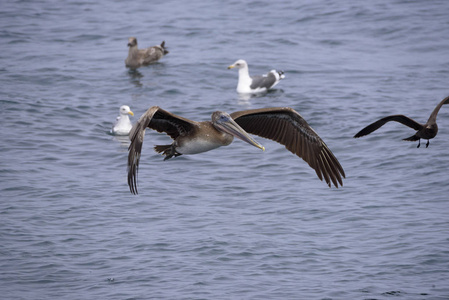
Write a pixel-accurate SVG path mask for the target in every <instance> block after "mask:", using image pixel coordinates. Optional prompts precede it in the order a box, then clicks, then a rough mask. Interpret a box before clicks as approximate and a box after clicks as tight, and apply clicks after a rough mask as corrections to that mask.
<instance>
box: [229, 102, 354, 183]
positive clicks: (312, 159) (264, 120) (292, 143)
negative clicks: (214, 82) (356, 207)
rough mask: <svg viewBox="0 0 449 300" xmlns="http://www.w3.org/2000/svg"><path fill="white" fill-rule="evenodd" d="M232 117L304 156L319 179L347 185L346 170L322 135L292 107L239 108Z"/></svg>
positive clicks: (245, 126) (244, 125)
mask: <svg viewBox="0 0 449 300" xmlns="http://www.w3.org/2000/svg"><path fill="white" fill-rule="evenodd" d="M231 117H232V118H233V119H234V120H235V121H236V122H237V123H238V124H239V125H240V126H241V127H242V128H243V129H244V130H245V131H247V132H248V133H252V134H256V135H258V136H261V137H264V138H268V139H271V140H274V141H276V142H278V143H280V144H282V145H284V146H285V148H287V149H288V150H289V151H291V152H292V153H294V154H296V155H297V156H299V157H301V158H302V159H303V160H304V161H306V162H307V163H308V164H309V166H310V167H311V168H312V169H314V170H315V172H316V174H317V176H318V178H320V179H321V180H323V179H324V180H325V181H326V183H327V184H328V185H329V186H331V182H332V183H333V184H334V186H335V187H338V185H339V184H340V185H343V181H342V176H343V177H345V172H344V170H343V168H342V166H341V165H340V163H339V162H338V160H337V158H336V157H335V156H334V155H333V153H332V152H331V150H330V149H329V148H328V147H327V145H326V144H325V143H324V141H323V140H322V139H321V138H320V137H319V136H318V134H317V133H316V132H315V131H314V130H313V129H312V127H310V126H309V124H308V123H307V122H306V120H304V118H303V117H302V116H301V115H300V114H299V113H298V112H296V111H295V110H294V109H292V108H289V107H283V108H282V107H274V108H262V109H253V110H245V111H238V112H234V113H232V114H231Z"/></svg>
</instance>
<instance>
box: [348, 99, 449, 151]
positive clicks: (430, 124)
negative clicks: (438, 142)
mask: <svg viewBox="0 0 449 300" xmlns="http://www.w3.org/2000/svg"><path fill="white" fill-rule="evenodd" d="M448 103H449V97H446V98H444V99H443V100H442V101H441V102H440V103H439V104H438V105H437V107H435V109H434V110H433V112H432V114H431V115H430V117H429V119H428V120H427V123H426V124H420V123H418V122H416V121H415V120H412V119H410V118H409V117H406V116H404V115H392V116H388V117H385V118H382V119H380V120H378V121H376V122H374V123H372V124H370V125H368V126H366V127H365V128H363V129H362V130H360V131H359V132H358V133H357V134H356V135H354V137H355V138H358V137H361V136H364V135H367V134H370V133H371V132H373V131H375V130H377V129H379V128H380V127H382V126H383V125H384V124H385V123H387V122H389V121H396V122H399V123H401V124H404V125H406V126H408V127H411V128H413V129H415V130H417V131H416V133H415V134H414V135H412V136H411V137H408V138H405V139H404V141H418V148H419V146H421V139H425V140H427V143H426V148H427V147H429V140H430V139H433V138H434V137H435V136H436V135H437V133H438V126H437V114H438V111H439V110H440V108H441V106H443V104H448Z"/></svg>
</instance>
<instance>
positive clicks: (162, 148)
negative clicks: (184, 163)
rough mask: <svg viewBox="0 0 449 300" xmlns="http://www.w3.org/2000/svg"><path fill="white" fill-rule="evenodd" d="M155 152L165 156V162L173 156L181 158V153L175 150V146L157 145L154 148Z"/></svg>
mask: <svg viewBox="0 0 449 300" xmlns="http://www.w3.org/2000/svg"><path fill="white" fill-rule="evenodd" d="M154 150H155V151H156V152H159V153H162V155H165V158H164V160H167V159H170V158H172V157H173V156H174V157H176V156H180V155H182V154H181V153H179V152H177V151H176V149H175V146H174V145H173V144H171V145H156V146H154Z"/></svg>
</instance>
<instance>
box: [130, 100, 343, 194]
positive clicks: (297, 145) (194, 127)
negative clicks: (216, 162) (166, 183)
mask: <svg viewBox="0 0 449 300" xmlns="http://www.w3.org/2000/svg"><path fill="white" fill-rule="evenodd" d="M146 128H150V129H153V130H156V131H158V132H165V133H166V134H167V135H169V136H170V137H171V138H172V139H173V140H174V141H173V143H172V144H170V145H156V146H155V147H154V149H155V150H156V151H157V152H159V153H162V154H163V155H165V159H169V158H171V157H173V156H179V155H183V154H197V153H201V152H206V151H210V150H213V149H216V148H218V147H221V146H227V145H229V144H231V143H232V141H233V139H234V137H238V138H239V139H241V140H243V141H245V142H247V143H249V144H251V145H253V146H256V147H258V148H260V149H262V150H265V148H264V147H263V146H262V145H260V144H259V143H258V142H256V141H255V140H254V139H252V138H251V137H250V136H249V134H248V132H249V133H253V134H256V135H259V136H262V137H265V138H269V139H272V140H275V141H277V142H279V143H281V144H283V145H285V147H286V148H287V149H288V150H290V151H291V152H293V153H294V154H296V155H298V156H299V157H302V158H303V159H304V160H305V161H306V162H307V163H308V164H309V165H310V167H312V168H313V169H314V170H315V172H316V174H317V175H318V177H319V178H320V179H321V180H323V178H324V179H325V181H326V183H327V184H328V185H329V186H331V182H332V183H333V184H334V185H335V186H336V187H338V184H340V185H342V184H343V183H342V179H341V177H342V176H343V177H345V174H344V171H343V168H342V167H341V165H340V163H339V162H338V160H337V159H336V158H335V156H334V155H333V154H332V152H331V151H330V150H329V148H327V146H326V144H325V143H324V142H323V140H322V139H321V138H320V137H319V136H318V134H316V132H315V131H314V130H313V129H312V128H311V127H310V126H309V125H308V124H307V122H306V121H305V120H304V119H303V118H302V117H301V116H300V115H299V114H298V113H297V112H296V111H295V110H293V109H291V108H288V107H285V108H264V109H254V110H245V111H238V112H234V113H232V114H230V115H229V114H227V113H225V112H220V111H217V112H214V113H213V114H212V120H211V121H203V122H196V121H192V120H189V119H185V118H182V117H180V116H177V115H174V114H172V113H170V112H167V111H165V110H163V109H161V108H159V107H157V106H153V107H151V108H149V109H148V110H147V111H146V112H145V113H144V114H143V115H142V116H141V117H140V119H139V121H137V123H136V124H135V125H134V126H133V128H132V130H131V132H130V139H131V145H130V146H129V155H128V185H129V187H130V190H131V192H132V193H137V178H136V177H137V169H138V166H139V160H140V155H141V150H142V143H143V138H144V135H145V129H146ZM165 159H164V160H165Z"/></svg>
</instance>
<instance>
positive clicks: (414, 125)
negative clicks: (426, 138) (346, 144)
mask: <svg viewBox="0 0 449 300" xmlns="http://www.w3.org/2000/svg"><path fill="white" fill-rule="evenodd" d="M390 121H396V122H399V123H401V124H404V125H405V126H408V127H411V128H413V129H415V130H420V129H421V128H423V125H421V124H419V123H418V122H416V121H415V120H412V119H410V118H409V117H406V116H404V115H393V116H388V117H385V118H382V119H380V120H378V121H376V122H374V123H371V124H369V125H368V126H366V127H365V128H363V129H362V130H360V131H359V132H357V133H356V135H354V137H355V138H358V137H361V136H364V135H367V134H370V133H371V132H373V131H375V130H377V129H379V128H380V127H382V126H383V125H384V124H385V123H387V122H390Z"/></svg>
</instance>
